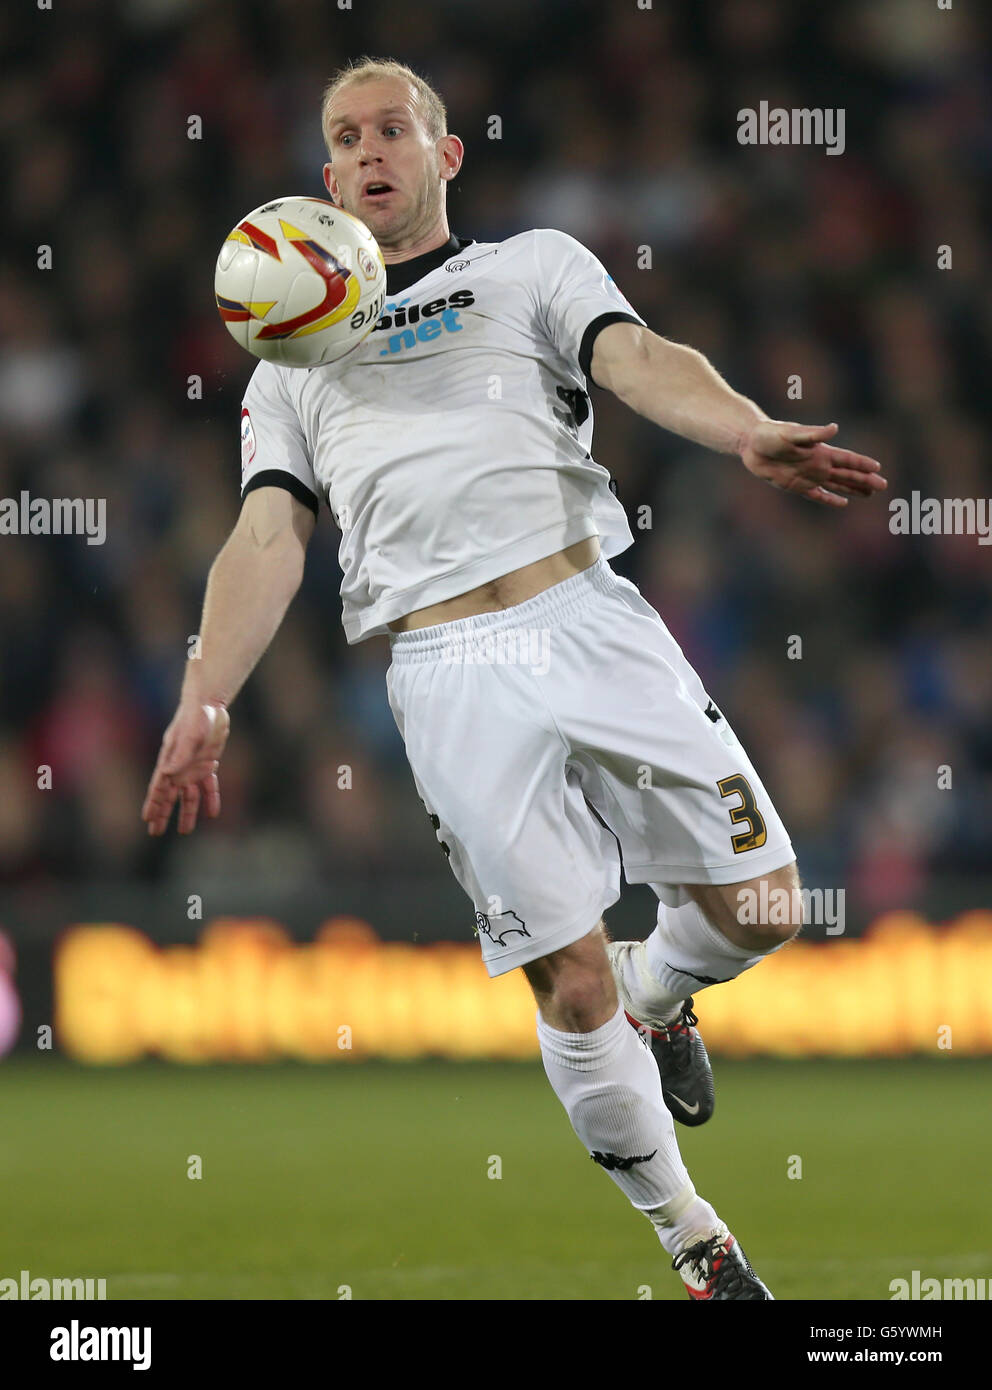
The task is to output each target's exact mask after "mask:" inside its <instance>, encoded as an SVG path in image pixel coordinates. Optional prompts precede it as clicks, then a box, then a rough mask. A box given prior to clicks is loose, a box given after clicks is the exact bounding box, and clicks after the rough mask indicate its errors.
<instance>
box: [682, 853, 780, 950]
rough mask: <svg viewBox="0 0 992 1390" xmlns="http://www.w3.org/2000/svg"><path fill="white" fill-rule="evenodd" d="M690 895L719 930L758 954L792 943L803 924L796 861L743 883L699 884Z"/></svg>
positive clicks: (734, 942) (736, 944)
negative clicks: (788, 942)
mask: <svg viewBox="0 0 992 1390" xmlns="http://www.w3.org/2000/svg"><path fill="white" fill-rule="evenodd" d="M689 892H690V893H691V894H692V896H693V899H694V900H695V901H696V902H697V903H698V904H699V906H700V908H701V909H702V911H703V913H704V914H705V915H706V917H707V918H708V919H709V921H710V922H711V923H712V924H713V925H714V926H715V927H716V928H717V930H718V931H720V932H722V934H723V935H724V936H725V937H726V938H727V940H728V941H732V942H733V944H734V945H735V946H740V947H741V948H742V949H743V950H753V951H754V952H755V954H759V953H765V952H768V951H771V950H774V949H775V947H776V946H781V945H783V944H784V943H785V942H786V941H791V940H792V939H793V937H794V936H796V935H797V933H798V932H799V930H800V929H801V927H802V925H803V898H802V890H801V888H800V885H799V872H798V869H797V867H796V862H795V860H793V861H792V863H791V864H786V865H785V866H784V868H781V869H776V870H774V872H772V873H770V874H764V875H763V876H761V877H760V878H752V879H748V880H747V881H746V882H743V883H728V884H721V885H712V884H707V885H697V886H694V887H690V889H689Z"/></svg>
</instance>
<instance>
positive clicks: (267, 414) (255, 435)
mask: <svg viewBox="0 0 992 1390" xmlns="http://www.w3.org/2000/svg"><path fill="white" fill-rule="evenodd" d="M257 487H283V488H285V489H286V491H287V492H290V493H292V495H293V496H294V497H295V498H296V499H297V501H298V502H302V503H303V505H304V506H306V507H309V508H310V510H311V511H312V512H313V514H314V516H317V515H318V513H319V510H320V502H319V498H320V487H319V485H318V483H317V480H316V478H315V477H314V472H313V467H312V465H311V463H310V455H309V452H308V450H307V443H306V440H305V438H304V436H303V429H302V426H301V425H300V417H299V414H298V413H297V410H296V407H295V406H294V404H293V402H292V400H291V399H290V396H289V392H288V391H287V389H286V383H285V382H284V380H283V377H282V373H281V372H279V371H277V370H276V368H275V367H274V366H272V364H271V363H269V362H260V363H259V364H258V366H257V367H256V368H255V371H254V373H253V374H252V378H251V380H250V381H249V383H248V389H247V390H246V391H245V395H244V400H243V401H242V402H241V500H242V501H244V499H245V498H246V497H247V495H248V493H249V492H253V491H254V489H255V488H257Z"/></svg>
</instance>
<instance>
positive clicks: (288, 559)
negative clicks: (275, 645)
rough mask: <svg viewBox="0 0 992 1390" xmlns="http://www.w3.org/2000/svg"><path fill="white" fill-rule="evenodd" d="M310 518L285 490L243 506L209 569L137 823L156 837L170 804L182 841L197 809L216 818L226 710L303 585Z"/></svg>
mask: <svg viewBox="0 0 992 1390" xmlns="http://www.w3.org/2000/svg"><path fill="white" fill-rule="evenodd" d="M314 525H315V519H314V515H313V513H312V512H311V511H310V509H309V508H308V507H305V506H304V505H303V504H302V503H301V502H298V501H297V500H296V498H295V497H293V496H292V495H291V494H290V493H289V492H287V491H286V490H285V489H284V488H280V487H260V488H257V489H256V490H255V491H254V492H250V493H249V494H248V496H247V497H246V498H245V501H244V505H243V506H242V509H241V515H240V516H239V518H238V522H237V525H236V526H235V528H234V530H233V531H232V532H231V535H230V537H229V538H228V540H227V542H226V544H225V545H224V547H223V549H222V550H221V551H220V553H219V554H218V556H217V559H216V560H215V561H214V563H213V565H212V566H211V569H210V576H209V578H208V580H207V592H206V597H205V598H204V601H203V617H202V619H201V622H200V634H199V635H200V656H199V658H197V659H194V660H190V661H189V662H187V665H186V675H185V677H184V679H183V688H182V693H181V695H180V698H179V708H178V709H177V710H176V713H175V716H174V717H173V720H172V723H171V724H170V725H169V727H168V728H167V729H166V731H165V735H164V736H163V739H162V747H161V750H160V752H159V755H158V761H157V763H156V764H155V770H154V772H153V773H152V776H151V781H150V782H149V784H148V792H147V795H146V797H145V803H144V806H143V807H142V809H141V818H142V820H144V821H147V823H148V833H149V834H150V835H161V834H162V833H163V831H164V830H165V828H166V826H167V825H168V823H169V817H170V815H171V814H172V808H173V806H174V804H175V802H176V801H177V800H179V801H180V807H179V833H180V834H181V835H188V834H189V833H190V831H191V830H193V828H194V827H195V825H196V818H197V814H198V812H199V809H200V805H201V802H202V803H203V804H204V806H205V809H206V812H207V815H209V816H216V815H219V814H220V786H219V783H218V780H217V766H218V763H219V761H220V756H221V754H222V753H223V751H224V745H225V744H226V742H227V736H228V733H229V731H230V727H231V721H230V717H229V715H228V712H227V710H228V706H229V705H230V703H231V701H232V700H233V699H234V697H235V696H236V695H237V693H238V691H239V690H240V689H241V687H242V686H243V685H244V683H245V681H246V680H247V679H248V677H249V675H250V674H251V672H252V671H253V670H254V668H255V665H256V663H257V662H258V660H259V658H260V657H261V655H262V653H263V652H264V651H265V649H266V648H267V647H268V645H269V643H270V642H271V641H272V639H273V637H274V636H275V634H276V632H277V631H278V628H279V624H280V623H281V622H282V620H283V618H284V617H285V614H286V609H287V608H288V607H289V605H290V603H291V602H292V599H293V597H294V595H295V594H296V591H297V589H298V588H299V587H300V581H301V579H302V578H303V562H304V558H305V556H306V548H307V544H308V542H309V540H310V537H311V535H312V534H313V528H314Z"/></svg>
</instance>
